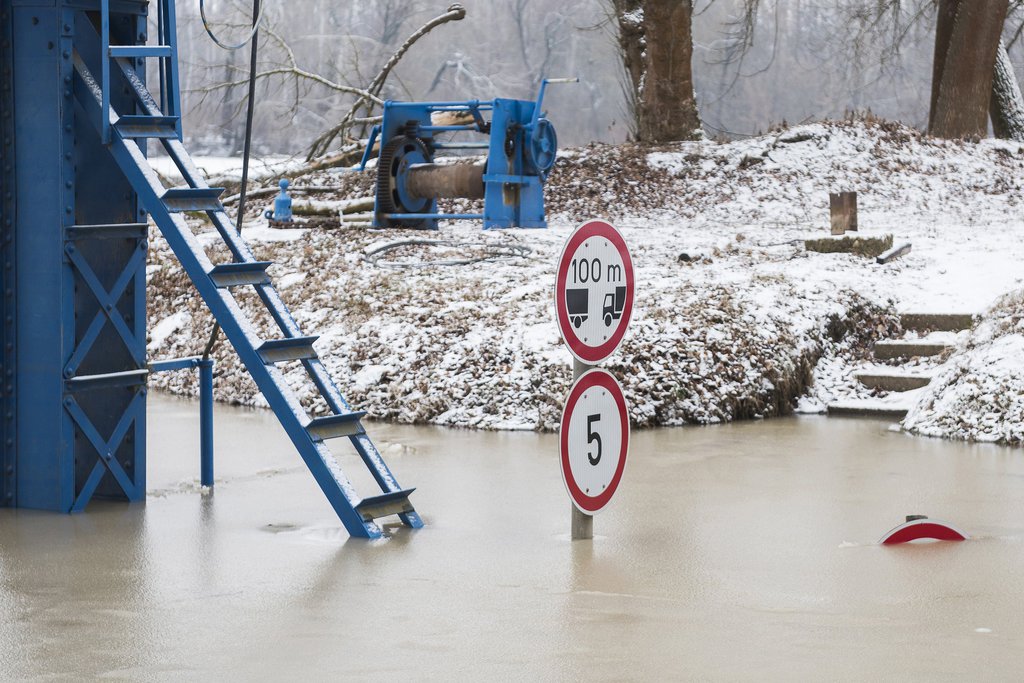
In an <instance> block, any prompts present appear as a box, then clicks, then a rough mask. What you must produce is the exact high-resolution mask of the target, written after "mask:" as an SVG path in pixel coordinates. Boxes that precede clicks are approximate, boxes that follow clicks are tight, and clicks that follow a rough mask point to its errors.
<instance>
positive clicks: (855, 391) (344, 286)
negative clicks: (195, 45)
mask: <svg viewBox="0 0 1024 683" xmlns="http://www.w3.org/2000/svg"><path fill="white" fill-rule="evenodd" d="M367 175H368V174H362V175H359V174H347V173H346V174H338V173H331V172H320V173H318V174H315V175H313V176H311V177H308V178H297V179H295V180H294V181H293V186H295V187H300V186H301V185H303V184H309V185H336V186H338V191H337V192H335V193H323V194H320V195H316V196H314V197H312V199H315V200H339V199H348V198H354V197H359V196H366V195H367V194H369V192H368V188H369V186H370V182H371V181H370V179H369V178H368V177H366V176H367ZM1022 180H1024V153H1022V150H1021V148H1020V146H1019V145H1017V144H1015V143H1014V144H1008V143H1004V142H996V141H984V142H981V143H970V142H963V143H962V142H950V141H943V140H934V139H931V138H927V137H924V136H921V135H920V134H918V133H916V132H915V131H913V130H911V129H908V128H906V127H903V126H901V125H899V124H894V123H889V122H843V123H821V124H812V125H807V126H800V127H797V128H792V129H788V130H785V131H782V132H777V133H773V134H769V135H766V136H763V137H759V138H753V139H750V140H744V141H741V142H733V143H727V144H720V143H715V142H710V141H701V142H692V143H679V144H674V145H669V146H664V147H659V148H650V147H641V146H636V145H621V146H608V145H592V146H589V147H586V148H581V149H578V150H570V151H568V152H567V153H565V154H563V155H562V158H561V159H560V161H559V164H558V165H557V166H556V169H555V172H554V173H553V174H552V177H551V179H550V181H549V183H548V187H547V190H546V195H547V198H548V211H549V216H550V219H549V220H550V224H551V227H550V229H548V230H506V231H492V232H483V231H481V230H480V229H479V226H478V225H477V224H475V223H465V222H463V223H458V224H452V225H445V226H444V227H443V228H442V230H441V231H440V232H439V233H437V234H431V235H425V236H428V237H436V238H439V239H442V240H446V241H447V242H449V243H451V246H447V247H437V246H433V247H430V246H409V247H403V248H402V249H401V250H399V251H398V252H396V253H394V254H393V255H390V256H388V257H386V258H385V259H384V260H396V261H398V260H403V259H406V260H412V261H422V260H426V261H430V260H444V259H448V258H452V257H455V256H465V255H474V254H483V253H484V250H485V249H486V248H487V246H488V245H505V246H507V245H526V246H528V247H530V248H531V250H532V251H531V252H530V254H529V255H528V256H527V257H525V258H505V259H501V260H493V261H484V262H480V263H476V264H473V265H466V266H454V267H453V266H447V267H442V266H434V267H430V266H428V267H421V268H415V269H392V268H386V267H375V266H373V265H371V264H368V263H366V262H365V261H364V260H363V257H362V254H363V252H364V251H365V250H366V249H367V248H368V247H370V246H371V245H375V244H380V243H381V242H382V241H389V240H397V239H404V238H407V237H409V236H410V234H409V233H407V232H389V231H384V232H382V231H369V230H359V229H352V228H349V229H340V230H286V231H280V230H274V229H271V228H268V227H267V226H266V223H265V221H262V219H260V218H258V214H259V213H261V212H262V210H263V209H264V208H265V207H264V206H262V205H259V206H254V207H253V208H252V210H251V215H252V216H253V218H252V220H251V221H248V222H247V224H248V225H252V226H253V227H251V228H246V229H245V230H244V234H245V235H246V237H247V238H249V239H250V240H252V241H253V244H254V250H255V251H256V255H257V257H259V258H261V259H267V260H273V261H275V262H276V265H275V266H274V267H272V269H271V274H272V275H273V276H274V277H275V278H282V277H283V278H285V280H284V281H285V284H286V285H287V287H284V288H282V295H283V296H284V298H285V300H286V301H287V302H288V303H289V304H290V305H291V306H292V309H293V311H294V313H295V316H296V318H297V319H298V320H299V322H300V324H301V325H302V326H303V329H305V330H307V331H309V332H310V333H312V332H314V331H315V332H318V333H319V334H320V335H321V338H320V341H319V342H318V343H317V347H316V348H317V350H318V352H319V354H320V355H321V357H322V358H323V359H324V361H325V363H327V365H328V366H329V368H330V369H331V370H332V372H334V373H335V374H336V376H337V377H338V380H339V384H340V386H341V388H342V390H343V392H345V393H346V394H347V395H348V397H349V398H350V400H351V402H352V403H353V404H354V405H357V406H358V407H360V408H361V409H366V410H369V411H370V414H371V415H373V416H375V417H382V418H389V419H396V420H400V421H408V422H433V423H438V424H448V425H458V426H469V427H483V428H501V429H512V428H516V429H538V428H539V429H549V428H553V427H555V426H556V425H557V422H558V419H559V414H560V407H561V403H562V400H563V397H564V394H565V392H566V390H567V388H568V385H569V380H570V378H571V371H570V362H569V361H570V356H569V354H568V352H567V351H565V350H564V349H562V347H561V345H560V343H559V340H558V336H557V332H556V330H555V326H554V323H553V321H552V316H551V296H552V291H551V290H552V286H553V279H554V275H553V269H554V262H555V260H556V259H557V256H558V253H559V251H560V249H561V246H562V244H563V242H564V240H565V239H566V238H567V236H568V234H569V233H570V232H571V230H572V229H573V228H574V227H575V226H576V225H577V224H578V223H580V222H582V221H583V220H585V219H587V218H591V217H601V218H607V219H611V220H612V221H613V222H614V223H615V225H616V226H617V227H619V228H620V230H621V231H622V232H623V234H624V236H625V238H626V240H627V242H628V243H629V244H630V246H631V250H632V252H633V255H634V262H635V265H636V268H637V277H638V283H637V305H636V309H635V320H634V322H633V324H632V325H631V328H630V334H629V336H628V337H627V340H626V341H625V343H624V344H623V347H622V348H621V350H620V351H619V352H618V354H617V355H616V356H614V357H613V358H612V359H611V361H610V362H609V363H608V364H607V367H609V369H611V370H612V371H613V372H615V373H616V374H617V375H618V376H619V377H620V378H621V379H622V380H623V384H624V386H625V387H626V389H627V392H628V395H629V396H630V398H631V402H632V405H631V417H632V419H633V421H634V423H635V424H637V425H661V424H683V423H708V422H717V421H722V420H731V419H736V418H745V417H758V416H769V415H775V414H779V413H783V412H788V411H789V410H790V409H792V408H793V407H794V406H796V404H797V401H798V399H800V397H801V396H803V397H804V399H803V400H802V401H801V408H803V409H805V410H812V409H814V408H815V407H816V405H817V404H819V403H822V402H826V401H827V400H830V399H831V398H836V397H855V396H858V395H862V394H863V393H864V392H865V391H866V390H864V389H863V388H862V387H859V385H857V384H856V382H855V381H854V380H853V379H852V373H853V372H854V371H855V370H856V369H858V368H859V367H863V366H865V365H866V361H865V360H864V359H866V358H867V357H869V355H870V348H871V343H872V342H873V341H874V340H876V339H879V338H884V337H889V336H892V335H894V334H898V333H899V329H898V321H897V318H896V316H895V313H896V312H897V311H899V310H909V309H913V310H915V311H945V312H960V311H967V312H981V311H982V310H984V309H985V308H986V307H987V306H989V305H990V304H991V303H992V301H993V300H995V299H996V298H997V297H998V296H999V295H1001V294H1003V293H1005V292H1007V291H1010V290H1013V289H1016V288H1020V287H1021V286H1022V284H1021V277H1020V274H1019V267H1018V265H1017V264H1019V263H1020V260H1021V257H1022V255H1024V245H1022V241H1021V240H1020V239H1018V238H1017V235H1018V234H1019V233H1020V232H1021V231H1022V229H1024V224H1022V222H1021V220H1019V219H1017V218H1016V217H1015V216H1016V215H1017V213H1018V212H1019V206H1018V197H1019V196H1020V189H1021V182H1022ZM267 182H268V183H270V182H272V179H268V181H267ZM839 190H857V191H858V192H859V200H860V203H859V222H860V226H861V230H862V231H863V232H866V233H879V232H892V233H894V235H895V237H896V240H897V241H910V242H912V243H913V251H912V252H911V253H910V254H909V255H907V256H905V257H903V258H901V259H898V260H897V261H895V262H893V263H890V264H888V265H879V264H876V263H874V261H872V260H869V259H864V258H861V257H857V256H852V255H847V254H816V253H808V252H806V251H804V250H803V248H802V239H803V238H806V237H811V236H820V235H822V234H826V233H827V230H828V225H829V218H828V193H829V192H830V191H839ZM470 207H471V203H469V202H460V201H455V202H452V203H451V205H450V206H449V207H444V208H449V209H452V210H464V209H467V208H470ZM196 229H197V230H201V231H202V230H206V231H208V230H209V229H210V228H209V226H208V225H207V226H200V225H199V223H198V222H197V223H196ZM412 236H424V235H419V234H415V235H412ZM211 237H212V236H211ZM213 241H214V240H212V239H211V240H210V242H211V244H212V242H213ZM153 245H154V248H153V250H152V256H151V259H152V266H151V268H150V285H151V287H150V292H151V299H150V318H151V320H152V321H153V324H156V323H158V322H159V321H161V320H164V319H166V318H168V317H169V316H170V315H171V314H172V313H177V312H179V311H183V310H187V311H188V312H189V320H188V321H187V322H186V323H185V324H183V325H181V327H180V329H179V330H178V332H177V333H176V334H174V335H170V336H169V337H167V338H166V339H163V340H159V343H158V340H157V339H156V338H155V335H154V339H153V340H152V341H151V344H152V345H154V346H156V347H157V348H158V349H159V352H158V353H155V354H153V355H154V356H159V357H168V356H176V355H185V354H192V353H196V352H198V351H199V350H200V349H201V348H202V346H204V345H205V341H206V337H207V334H208V332H207V331H208V330H209V328H210V321H209V317H208V314H206V313H205V311H204V309H203V307H202V305H201V302H200V301H198V299H197V297H195V296H194V295H193V294H192V291H191V289H190V287H189V286H188V284H187V282H186V281H185V279H184V277H183V276H182V275H181V273H180V268H179V267H178V266H177V265H176V263H175V262H174V260H173V257H172V255H171V254H170V252H169V250H168V248H167V246H166V244H165V243H164V242H163V241H162V240H160V239H158V238H156V237H155V236H154V240H153ZM210 253H211V256H213V257H214V258H215V260H226V258H227V257H226V252H224V251H216V250H214V249H212V248H211V250H210ZM303 274H305V277H302V275H303ZM243 306H244V307H245V308H246V310H251V311H255V310H256V309H257V306H256V304H255V302H254V301H250V300H245V301H243ZM266 334H267V335H268V336H270V333H269V332H267V333H266ZM217 359H218V364H219V373H220V377H219V379H218V387H217V390H218V393H219V396H220V397H221V398H225V399H228V400H233V401H239V402H243V403H256V404H259V403H260V402H261V397H258V396H255V387H253V386H252V385H251V383H250V381H249V380H248V379H247V378H246V377H245V376H244V374H243V373H242V372H241V371H240V369H239V367H238V364H237V360H236V359H235V358H234V355H233V353H230V352H229V351H228V350H227V349H226V348H225V345H224V344H222V345H221V346H220V347H218V351H217ZM816 364H817V370H816V371H814V368H815V365H816ZM287 370H288V375H287V376H288V377H289V379H290V380H291V381H293V383H294V384H295V386H296V387H297V390H298V391H299V393H300V395H301V396H303V397H305V398H306V399H307V401H311V400H312V393H313V392H312V389H311V388H310V387H307V386H306V385H305V384H303V383H301V382H300V380H301V378H302V377H303V375H304V373H303V372H302V370H301V368H298V367H295V368H290V369H287ZM812 372H813V376H814V378H815V383H814V387H813V388H811V389H810V391H808V384H809V383H810V382H811V379H812ZM186 375H187V373H182V374H171V373H169V374H163V375H159V376H156V377H154V378H153V381H154V383H156V384H158V385H162V386H164V387H166V388H169V389H171V390H173V391H179V392H186V393H190V392H194V391H195V384H194V379H193V378H190V377H187V376H186ZM312 407H313V410H321V411H322V410H323V409H324V407H323V406H322V405H315V404H314V405H313V406H312ZM943 424H944V423H943ZM943 429H947V428H946V427H936V428H935V430H938V431H942V430H943ZM933 431H934V430H933ZM947 432H948V430H947ZM929 433H932V432H929Z"/></svg>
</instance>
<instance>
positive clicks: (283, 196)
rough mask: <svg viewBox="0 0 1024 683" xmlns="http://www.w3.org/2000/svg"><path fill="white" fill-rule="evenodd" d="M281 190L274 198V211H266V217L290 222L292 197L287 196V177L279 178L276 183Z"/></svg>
mask: <svg viewBox="0 0 1024 683" xmlns="http://www.w3.org/2000/svg"><path fill="white" fill-rule="evenodd" d="M278 185H279V186H280V187H281V191H280V192H279V193H278V195H277V198H276V199H274V212H273V213H271V212H269V211H267V213H266V217H267V218H271V219H273V220H275V221H279V222H282V223H291V220H292V198H291V197H289V196H288V192H287V190H288V179H287V178H281V182H280V183H278Z"/></svg>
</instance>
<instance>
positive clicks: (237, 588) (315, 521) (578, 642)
mask: <svg viewBox="0 0 1024 683" xmlns="http://www.w3.org/2000/svg"><path fill="white" fill-rule="evenodd" d="M150 398H151V400H150V423H149V428H148V431H149V434H148V437H149V489H150V496H149V500H148V502H147V503H146V504H145V505H138V506H127V505H123V504H110V503H93V504H92V505H91V506H90V507H89V509H88V512H87V513H86V514H83V515H79V516H75V517H68V516H62V515H54V514H46V513H37V512H30V511H11V510H0V617H2V620H0V678H3V679H12V678H13V679H25V678H60V677H71V678H82V677H97V676H112V677H122V678H130V679H145V680H182V679H194V678H196V677H198V676H203V677H207V678H214V677H216V678H228V677H230V678H232V679H260V680H263V679H279V680H280V679H294V678H297V677H298V676H306V677H310V678H312V679H317V680H319V679H324V678H327V677H328V676H330V677H338V678H346V679H358V680H367V679H378V680H379V679H383V678H392V677H394V678H397V677H399V676H401V677H404V678H412V679H424V678H429V679H448V680H451V679H458V680H492V679H504V680H507V679H518V680H539V679H545V680H576V679H599V680H623V679H633V680H654V679H681V678H701V679H730V680H735V679H746V680H765V679H769V680H792V679H818V680H820V679H847V680H850V679H860V680H863V679H902V680H905V679H907V678H928V679H951V680H954V679H955V680H963V679H971V680H984V679H993V680H995V679H1000V680H1005V679H1020V678H1021V674H1022V672H1024V663H1022V658H1021V651H1022V648H1024V609H1022V608H1024V582H1022V581H1020V579H1019V574H1018V572H1019V571H1020V568H1021V567H1022V566H1024V457H1022V456H1024V453H1022V452H1021V451H1020V450H1013V449H1007V448H1000V447H995V446H969V445H964V444H952V443H945V442H940V441H933V440H927V439H915V438H911V437H907V436H905V435H902V434H899V433H895V432H891V431H888V430H887V425H886V423H884V422H876V421H855V420H842V419H836V418H832V419H828V418H822V417H806V418H804V417H801V418H792V419H779V420H772V421H766V422H749V423H743V424H734V425H725V426H718V427H706V428H687V429H671V430H669V429H665V430H652V431H642V432H637V433H634V437H633V443H632V452H631V455H630V461H629V463H628V465H627V467H626V472H625V476H624V478H623V482H622V485H621V487H620V489H619V491H618V494H617V497H616V499H615V500H614V501H612V503H611V504H610V505H609V507H608V509H607V510H606V511H605V512H603V513H601V514H600V515H599V516H598V517H597V518H596V520H595V524H594V529H595V534H596V537H595V539H594V540H593V541H577V542H571V541H570V540H569V516H570V515H569V502H568V498H567V496H566V494H565V491H564V488H563V485H562V481H561V477H560V474H559V470H558V463H557V458H556V442H555V438H554V436H552V435H537V434H533V433H486V432H485V433H479V432H469V431H451V430H444V429H439V428H429V427H415V428H414V427H404V426H393V425H380V424H372V423H371V424H370V425H369V427H368V428H369V431H370V433H371V435H372V436H373V437H374V439H375V440H376V441H377V443H378V444H379V445H380V447H381V450H382V451H383V452H384V454H385V457H386V459H387V460H388V462H389V464H390V465H391V467H392V469H393V470H394V471H395V473H396V475H397V476H398V477H399V481H400V482H401V483H402V484H404V485H406V486H416V487H418V490H417V491H416V493H415V494H414V496H413V501H414V502H415V504H416V507H417V509H418V510H419V511H420V513H421V514H422V515H423V517H424V520H425V522H426V524H427V527H426V528H424V529H422V530H420V531H416V532H411V531H409V530H407V529H404V528H401V527H398V528H391V531H392V532H393V534H392V535H391V537H390V538H387V539H384V540H380V541H374V542H367V541H362V540H349V539H348V538H347V535H346V534H345V532H344V530H343V529H342V528H341V526H340V524H339V522H338V521H337V519H336V518H335V517H334V515H333V512H332V511H331V509H330V507H329V506H328V504H327V502H326V501H325V499H324V497H323V495H322V494H321V493H320V491H319V489H318V488H317V487H316V485H315V483H314V482H313V479H312V477H311V475H310V474H309V473H308V471H307V470H306V469H305V467H304V466H303V464H302V462H301V460H300V459H299V457H298V455H296V453H295V451H294V450H293V449H292V447H291V446H290V444H289V442H288V441H287V439H286V437H285V436H284V433H283V431H282V430H281V429H280V427H279V426H278V425H277V422H276V421H275V420H274V418H273V416H272V415H271V414H270V413H268V412H263V411H253V410H246V409H238V408H231V407H226V406H218V407H217V432H216V446H217V481H218V483H217V487H216V493H215V494H214V495H212V496H211V495H206V496H204V495H202V494H201V493H200V492H199V490H198V485H197V481H198V473H199V458H198V406H197V404H195V403H193V402H188V401H182V400H178V399H173V398H167V397H161V396H158V395H152V394H151V397H150ZM341 460H342V464H343V466H344V467H345V468H346V470H347V471H348V472H349V473H350V474H352V473H355V472H356V471H357V470H359V469H360V468H359V467H358V463H357V460H356V457H355V456H354V455H348V454H346V455H345V456H344V457H342V458H341ZM367 479H368V477H367ZM357 482H359V483H361V484H362V485H363V486H362V487H361V490H363V491H365V492H366V493H367V494H368V495H369V494H370V493H374V492H375V489H373V488H371V487H370V486H367V485H366V483H367V482H366V480H358V479H357ZM907 514H926V515H929V516H931V517H934V518H938V519H944V520H946V521H949V522H952V523H953V524H955V525H956V526H958V527H959V528H961V529H963V530H965V531H967V532H968V533H969V534H971V535H972V536H973V537H974V538H973V539H972V540H970V541H967V542H963V543H942V544H939V543H932V544H927V545H914V546H899V547H880V546H877V545H875V544H874V543H875V541H877V539H878V538H879V537H880V536H881V535H882V534H883V533H884V532H886V531H887V530H889V529H890V528H891V527H893V526H895V525H896V524H898V523H900V522H902V521H903V517H904V515H907Z"/></svg>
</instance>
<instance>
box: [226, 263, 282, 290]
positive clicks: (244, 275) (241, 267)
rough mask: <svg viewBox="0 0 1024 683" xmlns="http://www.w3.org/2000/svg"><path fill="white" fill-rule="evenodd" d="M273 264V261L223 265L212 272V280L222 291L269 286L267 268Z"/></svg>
mask: <svg viewBox="0 0 1024 683" xmlns="http://www.w3.org/2000/svg"><path fill="white" fill-rule="evenodd" d="M273 264H274V262H273V261H250V262H245V263H221V264H220V265H218V266H215V267H214V269H213V270H211V271H210V279H211V280H213V284H215V285H217V286H218V287H220V288H221V289H224V288H225V287H244V286H245V285H267V284H270V275H268V274H267V268H269V267H270V266H272V265H273Z"/></svg>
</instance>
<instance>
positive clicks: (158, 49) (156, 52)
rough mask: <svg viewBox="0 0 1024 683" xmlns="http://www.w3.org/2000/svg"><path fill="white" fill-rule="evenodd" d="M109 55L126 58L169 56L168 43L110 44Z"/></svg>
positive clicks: (169, 48) (169, 47)
mask: <svg viewBox="0 0 1024 683" xmlns="http://www.w3.org/2000/svg"><path fill="white" fill-rule="evenodd" d="M109 54H110V56H111V57H113V58H115V59H118V58H127V59H135V58H139V59H146V58H147V57H170V56H171V46H170V45H111V46H110V48H109Z"/></svg>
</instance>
